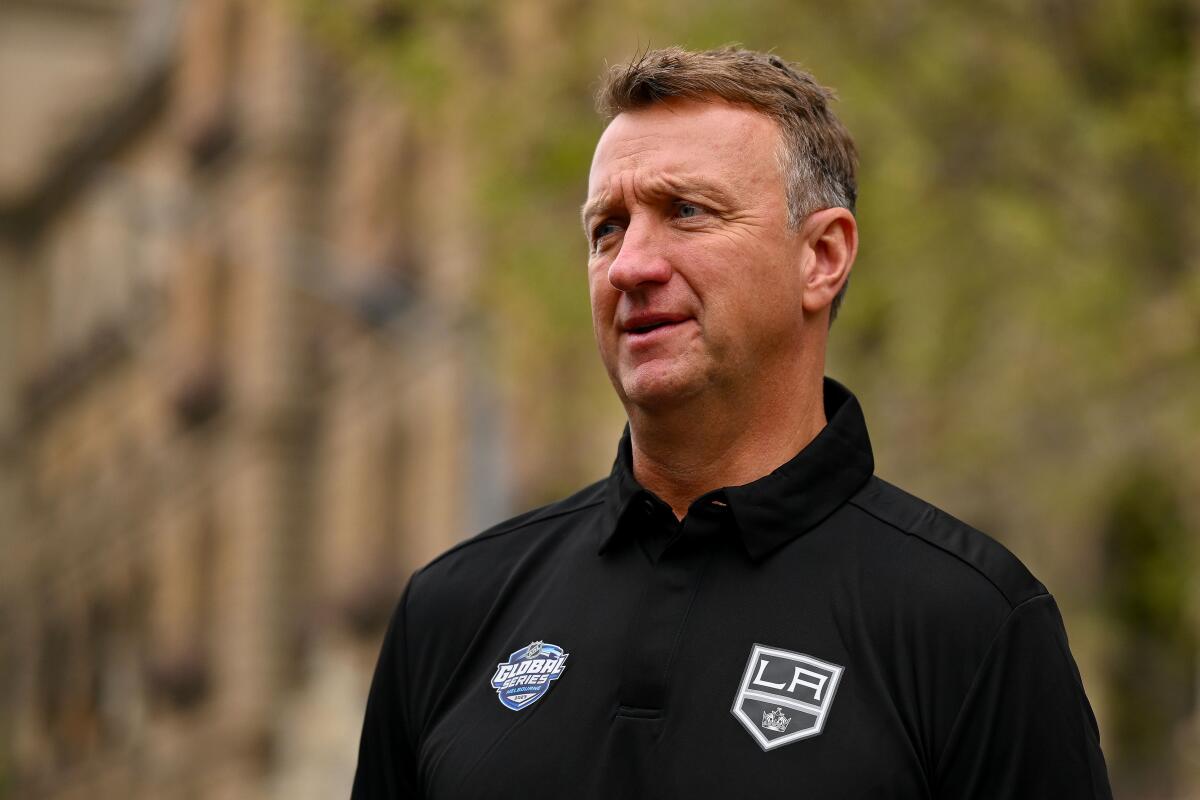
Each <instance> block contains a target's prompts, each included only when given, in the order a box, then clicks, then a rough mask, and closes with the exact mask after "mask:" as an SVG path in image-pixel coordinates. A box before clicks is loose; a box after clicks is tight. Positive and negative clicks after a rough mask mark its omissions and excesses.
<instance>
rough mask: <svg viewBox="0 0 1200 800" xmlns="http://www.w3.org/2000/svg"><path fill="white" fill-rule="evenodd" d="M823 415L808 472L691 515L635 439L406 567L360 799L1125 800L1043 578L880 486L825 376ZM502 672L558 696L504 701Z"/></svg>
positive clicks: (786, 468)
mask: <svg viewBox="0 0 1200 800" xmlns="http://www.w3.org/2000/svg"><path fill="white" fill-rule="evenodd" d="M825 406H826V417H827V419H828V420H829V423H828V425H827V426H826V427H825V429H824V430H823V431H822V432H821V433H820V434H819V435H818V436H817V437H816V438H815V439H814V440H813V441H812V442H811V443H810V444H809V445H808V446H807V447H805V448H804V450H802V451H801V452H800V453H799V454H797V455H796V457H795V458H793V459H792V460H790V461H789V462H788V463H787V464H784V465H782V466H781V467H780V468H779V469H777V470H775V471H774V472H772V473H771V474H770V475H767V476H765V477H763V478H761V479H759V480H757V481H754V482H753V483H750V484H747V485H745V486H738V487H726V488H724V489H721V490H719V491H716V492H710V493H709V494H707V495H705V496H704V497H701V498H699V499H697V500H696V501H695V502H694V503H693V504H692V506H691V507H690V508H689V510H688V513H687V515H686V516H685V517H684V519H683V520H682V521H677V520H676V519H675V517H674V515H673V514H672V513H671V511H670V509H669V508H668V507H667V506H666V504H665V503H663V502H662V501H661V500H660V499H659V498H657V497H655V496H654V495H653V494H652V493H650V492H648V491H646V490H645V489H643V488H642V487H641V486H639V485H638V484H637V481H636V480H635V479H634V477H633V474H632V469H631V464H630V450H629V442H628V432H626V436H625V437H623V439H622V442H621V445H620V446H619V448H618V456H617V460H616V463H615V464H614V467H613V471H612V474H611V475H610V476H609V477H608V478H607V479H606V480H604V481H601V482H599V483H597V484H594V485H592V486H590V487H587V488H586V489H584V490H582V491H580V492H579V493H577V494H575V495H574V496H572V497H569V498H567V499H565V500H562V501H560V502H558V503H554V504H552V505H549V506H546V507H543V508H540V509H537V510H535V511H531V512H528V513H526V514H523V515H521V516H519V517H516V518H514V519H512V520H509V521H508V522H505V523H503V524H501V525H497V526H496V527H494V528H492V529H490V530H488V531H485V532H484V533H482V534H480V535H479V536H476V537H475V538H473V539H470V540H468V541H466V542H464V543H462V544H460V545H459V546H457V547H455V548H453V549H452V550H450V551H449V552H448V553H446V554H444V555H443V556H441V557H439V558H438V559H436V560H435V561H434V562H433V563H431V564H430V565H428V566H427V567H425V568H424V569H422V570H421V571H419V572H418V573H417V574H416V575H414V576H413V578H412V579H411V581H410V582H409V585H408V587H407V589H406V591H405V594H404V597H403V598H402V599H401V601H400V603H399V604H398V606H397V608H396V611H395V613H394V615H393V618H392V621H391V624H390V625H389V627H388V630H387V633H386V635H385V637H384V642H383V648H382V652H381V654H380V659H379V665H378V667H377V669H376V673H375V678H374V681H373V683H372V686H371V693H370V698H369V700H368V703H367V711H366V719H365V721H364V725H363V734H362V742H361V745H360V755H359V763H358V771H357V774H356V776H355V781H354V790H353V798H355V800H368V798H399V797H423V798H508V797H517V796H523V795H527V794H529V793H531V792H536V793H538V794H542V793H551V794H554V795H557V796H561V797H572V798H575V797H581V798H588V797H595V798H600V797H604V798H622V797H630V798H641V797H645V798H672V797H730V798H761V797H769V796H775V795H788V796H801V797H813V798H1023V799H1028V798H1107V797H1110V796H1111V793H1110V790H1109V788H1108V783H1107V777H1106V774H1105V768H1104V760H1103V756H1102V755H1101V751H1100V745H1099V734H1098V732H1097V729H1096V723H1095V719H1094V717H1093V716H1092V712H1091V709H1090V706H1089V705H1088V702H1087V698H1086V696H1085V694H1084V691H1083V686H1082V683H1081V681H1080V678H1079V673H1078V671H1077V669H1076V667H1075V663H1074V661H1073V660H1072V658H1071V655H1070V650H1069V648H1068V645H1067V639H1066V633H1065V631H1064V629H1063V626H1062V620H1061V616H1060V615H1059V613H1058V610H1057V607H1056V606H1055V605H1054V602H1053V599H1052V598H1051V597H1050V595H1049V594H1047V592H1046V589H1045V587H1043V586H1042V585H1041V584H1040V583H1039V582H1038V581H1037V580H1036V579H1035V578H1033V576H1032V575H1030V574H1029V572H1028V571H1027V570H1026V569H1025V568H1024V567H1023V566H1022V565H1021V563H1020V562H1019V561H1018V560H1017V559H1016V558H1015V557H1014V556H1013V555H1012V554H1011V553H1009V552H1008V551H1007V550H1005V549H1004V548H1003V547H1001V546H1000V545H999V544H997V543H996V542H994V541H993V540H991V539H989V538H988V537H987V536H985V535H984V534H982V533H980V532H978V531H976V530H974V529H972V528H970V527H969V526H967V525H966V524H964V523H962V522H960V521H958V520H956V519H954V518H953V517H951V516H949V515H948V514H945V513H944V512H942V511H940V510H938V509H936V508H934V507H933V506H930V505H929V504H928V503H925V502H923V501H921V500H919V499H917V498H915V497H912V496H911V495H908V494H906V493H904V492H903V491H901V490H900V489H898V488H896V487H894V486H892V485H891V484H888V483H887V482H885V481H883V480H881V479H879V478H878V477H875V476H873V475H872V470H873V461H872V458H871V449H870V442H869V439H868V437H867V431H866V425H865V423H864V421H863V417H862V412H861V410H860V408H859V405H858V402H857V401H856V400H855V399H854V397H853V395H851V394H850V393H849V392H847V391H846V390H845V389H844V388H843V387H841V386H839V385H838V384H836V383H834V382H833V381H830V380H827V381H826V383H825ZM554 646H557V647H559V648H561V650H562V653H563V654H565V660H561V659H559V660H555V659H556V658H558V656H557V651H556V650H554V649H553V647H554ZM510 656H512V659H511V662H512V663H513V664H514V665H516V664H524V662H525V661H529V662H531V663H530V664H527V665H524V666H528V667H531V668H533V669H531V674H530V676H529V677H520V678H513V679H510V678H506V677H504V676H505V675H507V674H513V673H504V672H503V670H501V669H500V665H501V664H508V663H509V662H510ZM556 664H557V665H558V667H561V669H560V671H559V672H558V673H557V674H555V675H554V677H553V679H551V678H550V673H549V672H547V673H546V674H545V675H544V676H534V672H535V671H536V670H541V669H542V668H543V667H544V668H546V669H547V670H548V669H550V668H551V667H555V665H556ZM524 666H523V667H522V669H523V668H524ZM558 667H555V668H556V669H558ZM515 668H516V667H513V669H515ZM493 677H497V679H498V680H499V681H504V680H510V681H518V683H519V682H520V681H526V680H532V681H537V680H543V681H544V686H545V687H546V688H545V689H544V691H542V693H541V694H540V695H536V699H534V700H533V701H531V702H530V701H528V697H530V696H534V694H535V692H533V690H531V689H528V687H523V686H521V685H518V686H517V688H515V689H514V690H513V691H514V692H515V694H514V695H513V696H512V697H510V701H513V702H528V705H526V706H524V707H522V708H520V710H510V708H508V707H506V706H505V705H504V704H503V703H502V702H501V700H500V697H499V695H498V692H497V690H496V689H495V688H494V687H493V686H492V683H491V682H492V679H493ZM501 685H502V686H505V685H506V684H503V683H502V684H501ZM743 687H745V689H746V691H743ZM522 697H524V698H526V699H525V700H521V699H520V698H522ZM514 698H515V700H514ZM735 711H738V712H739V713H737V714H735Z"/></svg>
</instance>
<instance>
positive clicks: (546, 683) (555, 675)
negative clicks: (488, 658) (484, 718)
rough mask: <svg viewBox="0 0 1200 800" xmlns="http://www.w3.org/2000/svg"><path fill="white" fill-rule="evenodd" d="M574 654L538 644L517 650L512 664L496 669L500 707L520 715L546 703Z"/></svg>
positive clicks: (548, 645)
mask: <svg viewBox="0 0 1200 800" xmlns="http://www.w3.org/2000/svg"><path fill="white" fill-rule="evenodd" d="M569 655H571V654H570V653H565V652H563V649H562V648H561V647H559V646H558V645H556V644H550V643H549V642H543V641H541V640H538V641H536V642H530V643H529V644H528V645H526V646H525V647H522V648H521V649H520V650H514V651H513V653H512V654H511V655H510V656H509V657H508V661H505V662H503V663H501V664H497V665H496V674H495V675H493V676H492V688H493V689H495V690H496V696H497V697H498V698H500V703H501V704H502V705H503V706H504V707H505V708H507V709H509V710H510V711H520V710H522V709H525V708H529V707H530V706H531V705H533V704H534V703H536V702H537V701H538V700H541V699H542V695H544V694H546V692H548V691H549V690H550V682H551V681H556V680H558V679H559V677H560V676H561V675H562V674H563V670H565V669H566V668H567V657H568V656H569Z"/></svg>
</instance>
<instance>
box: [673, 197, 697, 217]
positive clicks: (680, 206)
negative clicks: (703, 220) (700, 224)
mask: <svg viewBox="0 0 1200 800" xmlns="http://www.w3.org/2000/svg"><path fill="white" fill-rule="evenodd" d="M675 213H676V215H678V216H679V217H681V218H683V219H690V218H691V217H698V216H700V215H701V214H703V213H704V208H703V207H702V206H699V205H697V204H695V203H689V202H687V201H680V202H678V203H676V204H675Z"/></svg>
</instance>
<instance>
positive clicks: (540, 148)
mask: <svg viewBox="0 0 1200 800" xmlns="http://www.w3.org/2000/svg"><path fill="white" fill-rule="evenodd" d="M647 5H653V8H647ZM732 41H738V42H741V43H743V44H745V45H746V46H749V47H753V48H757V49H772V50H774V51H775V52H777V53H779V54H780V55H782V56H784V57H785V58H788V59H790V60H794V61H798V62H800V63H801V64H802V65H804V66H805V67H807V68H808V69H810V70H812V71H813V72H814V73H815V74H816V75H817V77H818V79H819V80H821V81H822V82H823V83H826V84H829V85H832V86H834V87H836V88H837V90H838V91H839V94H840V97H841V100H840V103H839V105H838V107H837V108H838V113H839V114H840V115H841V117H842V118H843V119H844V120H845V121H846V123H847V124H848V126H849V127H850V129H851V131H852V132H853V133H854V135H855V137H856V139H857V141H858V143H859V147H860V150H861V160H862V169H861V174H860V181H859V183H860V202H859V221H860V225H861V232H862V250H861V255H860V258H859V260H858V264H857V266H856V268H855V271H854V278H853V281H852V284H851V287H850V290H849V293H848V296H847V299H846V304H845V306H844V308H843V311H842V313H841V315H840V317H839V319H838V321H837V323H836V324H835V326H834V329H833V337H832V341H831V348H832V352H831V357H830V364H829V374H830V375H832V376H834V377H836V378H838V379H840V380H842V381H843V382H845V383H846V384H847V385H848V386H850V387H851V388H852V389H853V390H854V391H855V392H856V393H857V394H858V395H859V397H860V399H861V400H862V402H863V406H864V408H865V411H866V415H867V420H868V424H869V425H870V428H871V434H872V438H873V440H874V444H875V448H876V454H877V462H878V472H879V474H880V475H882V476H883V477H885V478H888V479H890V480H892V481H894V482H896V483H899V484H900V485H901V486H903V487H904V488H906V489H908V490H909V491H911V492H914V493H916V494H918V495H921V496H923V497H925V498H927V499H929V500H931V501H932V502H934V503H936V504H938V505H940V506H942V507H944V508H946V509H947V510H949V511H950V512H952V513H954V514H955V515H956V516H958V517H961V518H963V519H965V520H967V521H968V522H970V523H972V524H973V525H975V526H976V527H979V528H982V529H983V530H985V531H988V532H989V533H991V534H992V535H993V536H995V537H996V538H998V539H1000V540H1001V541H1003V542H1004V543H1005V544H1006V545H1007V546H1008V547H1009V548H1010V549H1012V550H1014V551H1015V552H1016V553H1017V554H1018V555H1019V556H1020V557H1021V558H1022V559H1023V560H1024V561H1025V562H1026V563H1027V564H1028V565H1029V566H1030V568H1031V569H1032V570H1033V571H1034V572H1035V574H1037V575H1038V577H1039V578H1041V579H1042V580H1043V581H1044V582H1045V583H1046V584H1048V585H1049V586H1050V587H1051V589H1052V590H1053V591H1054V592H1055V594H1056V595H1057V597H1058V600H1059V603H1060V605H1061V606H1062V609H1063V612H1064V616H1065V619H1066V624H1067V629H1068V632H1069V634H1070V637H1071V643H1072V647H1073V649H1074V652H1075V655H1076V658H1077V660H1078V662H1079V665H1080V669H1081V672H1082V675H1083V678H1084V682H1085V685H1086V687H1087V691H1088V694H1089V696H1090V698H1091V700H1092V703H1093V706H1094V707H1095V710H1096V712H1097V715H1098V717H1099V720H1100V726H1101V733H1102V742H1103V746H1104V750H1105V753H1106V755H1107V758H1108V761H1109V766H1110V771H1111V774H1112V777H1113V781H1114V785H1115V787H1116V789H1117V793H1118V797H1125V798H1143V799H1148V798H1200V712H1198V702H1197V701H1198V697H1200V680H1198V678H1200V669H1198V659H1197V649H1198V642H1200V635H1198V632H1200V622H1198V621H1200V542H1198V539H1197V535H1196V532H1197V531H1198V530H1200V233H1198V230H1200V226H1198V225H1197V222H1198V221H1200V210H1198V207H1197V200H1198V197H1200V154H1198V142H1200V125H1198V120H1200V10H1198V7H1197V5H1196V4H1195V3H1193V2H1190V0H1040V1H1036V2H1035V0H982V1H981V2H977V3H972V4H963V3H956V2H952V1H951V0H945V1H944V2H934V1H933V0H887V1H886V2H880V1H879V0H876V1H875V2H864V1H863V0H844V1H843V2H840V3H836V4H829V3H815V2H813V3H803V2H794V1H792V2H785V1H784V0H743V2H741V3H737V4H732V3H726V2H709V1H708V0H687V1H686V2H685V1H684V0H670V2H660V3H654V4H645V3H640V2H633V0H611V2H607V3H603V4H601V3H588V2H582V1H581V0H513V1H512V2H504V3H498V2H484V0H445V1H444V2H415V1H413V0H354V1H353V2H339V3H334V2H318V1H317V0H307V1H304V0H0V798H5V799H6V800H7V798H31V799H32V798H165V797H171V798H185V800H190V799H192V798H195V799H196V800H207V799H208V798H275V797H278V798H284V797H286V798H314V799H315V798H331V797H344V796H346V795H347V794H348V792H349V786H350V781H351V778H352V775H353V770H354V765H355V758H356V752H357V745H358V735H359V729H360V725H361V721H362V712H363V707H364V702H365V698H366V691H367V687H368V683H369V680H370V675H371V670H372V668H373V665H374V661H375V658H376V655H377V653H378V648H379V644H380V640H381V638H382V633H383V626H384V624H385V622H386V619H387V616H388V614H389V613H390V611H391V608H392V605H393V603H394V602H395V600H396V598H397V597H398V595H399V593H400V591H401V589H402V587H403V585H404V582H405V581H406V579H407V577H408V575H409V574H410V573H411V572H412V571H413V570H414V569H416V568H417V567H419V566H421V565H422V564H424V563H425V562H427V561H428V560H429V559H430V558H432V557H433V556H434V555H436V554H437V553H439V552H440V551H442V550H444V549H446V548H447V547H449V546H450V545H452V544H453V543H455V542H456V541H458V540H460V539H462V538H464V537H466V536H469V535H471V534H473V533H475V532H477V531H478V530H480V529H482V528H483V527H485V526H487V525H489V524H491V523H493V522H496V521H498V520H500V519H502V518H505V517H506V516H509V515H511V514H514V513H516V512H519V511H521V510H524V509H527V508H529V507H531V506H533V505H536V504H540V503H543V502H547V501H549V500H552V499H554V498H556V497H559V496H562V495H563V494H565V493H567V492H569V491H571V490H573V489H574V488H576V487H578V486H581V485H583V484H585V483H588V482H591V481H593V480H595V479H597V478H599V477H602V476H603V475H605V474H606V473H607V471H608V468H609V465H610V464H611V461H612V458H613V456H614V453H615V448H616V443H617V440H618V437H619V435H620V432H621V426H622V423H623V419H624V418H623V414H622V411H621V408H620V406H619V405H618V403H617V401H616V399H615V397H614V396H613V393H612V391H611V389H610V387H609V385H608V383H607V379H606V377H605V375H604V373H603V370H602V368H601V367H600V364H599V361H598V359H597V357H596V355H595V351H594V346H593V344H592V340H591V331H590V322H589V313H588V304H587V294H586V284H585V279H584V275H585V258H586V256H585V249H586V248H585V244H584V239H583V235H582V232H581V231H580V229H579V223H578V207H579V204H580V203H581V201H582V200H583V197H584V194H585V189H586V172H587V166H588V163H589V160H590V156H591V149H592V147H593V145H594V143H595V140H596V137H597V136H598V135H599V133H600V131H601V127H602V125H601V121H600V120H599V119H597V118H596V116H595V115H594V114H593V113H592V110H591V93H592V90H593V89H594V87H595V85H596V80H597V77H598V75H599V74H600V72H601V71H602V69H603V68H604V65H605V64H606V63H620V62H622V61H624V60H627V59H628V58H629V57H630V56H631V55H632V54H634V53H635V52H636V51H638V50H639V49H645V48H647V47H654V46H660V45H666V44H673V43H678V44H682V45H685V46H689V47H695V48H700V47H710V46H716V45H720V44H725V43H728V42H732Z"/></svg>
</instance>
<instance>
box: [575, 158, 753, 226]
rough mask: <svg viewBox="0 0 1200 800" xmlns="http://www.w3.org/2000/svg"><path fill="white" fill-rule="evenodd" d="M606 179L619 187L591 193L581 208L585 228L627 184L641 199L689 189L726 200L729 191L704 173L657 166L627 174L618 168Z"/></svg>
mask: <svg viewBox="0 0 1200 800" xmlns="http://www.w3.org/2000/svg"><path fill="white" fill-rule="evenodd" d="M608 180H609V182H610V184H615V185H616V186H617V187H618V188H617V191H615V192H614V191H611V190H610V189H609V188H604V189H600V190H599V191H597V192H596V195H595V196H594V197H592V198H590V199H589V200H587V201H586V202H584V204H583V207H582V208H581V209H580V215H581V217H582V220H583V224H584V228H585V229H586V228H587V224H588V220H589V219H591V218H592V217H594V216H597V215H600V214H602V213H604V212H606V211H608V210H610V209H612V208H613V207H614V206H616V205H617V203H618V201H619V198H622V197H624V195H625V188H626V185H627V184H628V186H629V188H630V190H631V192H632V193H633V195H634V197H637V198H638V199H639V200H642V201H644V202H645V201H649V202H652V201H656V200H664V199H667V198H672V197H679V196H681V195H688V194H692V193H698V194H700V195H702V196H703V197H704V198H705V199H707V200H710V201H715V202H728V201H729V193H728V191H726V190H725V189H723V188H721V186H720V185H719V184H718V183H716V182H714V181H712V180H710V179H708V178H706V177H704V176H703V175H699V174H694V173H676V172H672V171H670V170H656V171H655V172H653V173H652V174H645V171H644V170H634V171H633V175H632V176H628V172H617V173H614V174H612V175H610V176H608Z"/></svg>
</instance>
